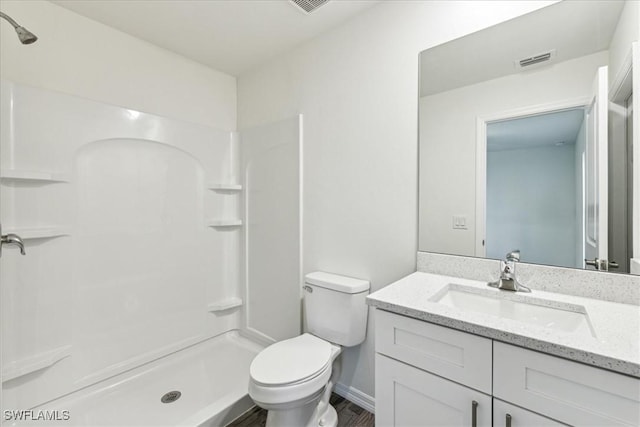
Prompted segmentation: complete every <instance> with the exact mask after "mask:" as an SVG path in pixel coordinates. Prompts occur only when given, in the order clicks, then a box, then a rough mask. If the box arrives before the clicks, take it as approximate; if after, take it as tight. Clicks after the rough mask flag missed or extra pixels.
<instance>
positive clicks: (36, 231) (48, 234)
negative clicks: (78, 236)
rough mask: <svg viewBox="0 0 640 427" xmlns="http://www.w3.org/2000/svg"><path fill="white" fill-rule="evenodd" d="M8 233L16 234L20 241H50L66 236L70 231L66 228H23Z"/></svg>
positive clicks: (13, 229)
mask: <svg viewBox="0 0 640 427" xmlns="http://www.w3.org/2000/svg"><path fill="white" fill-rule="evenodd" d="M7 232H9V233H13V234H17V235H18V236H20V237H21V238H22V240H28V239H52V238H55V237H62V236H68V235H69V234H70V230H69V228H67V227H24V228H12V229H10V230H7Z"/></svg>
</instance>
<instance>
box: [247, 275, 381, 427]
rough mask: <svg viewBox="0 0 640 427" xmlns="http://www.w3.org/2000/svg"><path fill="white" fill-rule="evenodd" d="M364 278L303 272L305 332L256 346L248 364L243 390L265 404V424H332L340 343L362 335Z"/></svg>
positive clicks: (306, 426) (366, 284)
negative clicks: (256, 349) (270, 343)
mask: <svg viewBox="0 0 640 427" xmlns="http://www.w3.org/2000/svg"><path fill="white" fill-rule="evenodd" d="M368 293H369V282H368V281H366V280H360V279H354V278H351V277H346V276H339V275H337V274H331V273H325V272H320V271H318V272H314V273H310V274H307V275H306V276H305V285H304V287H303V294H304V295H303V311H304V319H305V324H306V328H305V329H306V331H307V332H306V333H304V334H302V335H300V336H297V337H295V338H290V339H287V340H284V341H280V342H277V343H275V344H272V345H270V346H269V347H267V348H265V349H264V350H262V351H261V352H260V353H259V354H258V355H257V356H256V357H255V359H254V360H253V362H252V363H251V367H250V368H249V374H250V379H249V395H250V396H251V398H252V399H253V401H254V402H255V403H256V405H258V406H260V407H262V408H264V409H266V410H267V411H268V413H267V427H315V426H326V427H335V426H336V425H337V423H338V415H337V414H336V410H335V409H334V408H333V407H332V406H331V405H330V404H329V398H330V397H331V392H332V390H333V387H334V385H335V383H336V381H337V380H338V378H339V376H340V363H339V359H338V356H339V355H340V353H341V351H342V347H343V346H344V347H352V346H356V345H358V344H360V343H362V342H363V341H364V338H365V335H366V329H367V311H368V310H367V305H366V302H365V298H366V297H367V294H368Z"/></svg>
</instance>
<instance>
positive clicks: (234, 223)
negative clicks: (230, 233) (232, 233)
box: [207, 219, 242, 228]
mask: <svg viewBox="0 0 640 427" xmlns="http://www.w3.org/2000/svg"><path fill="white" fill-rule="evenodd" d="M241 225H242V220H241V219H210V220H208V221H207V227H214V228H217V227H240V226H241Z"/></svg>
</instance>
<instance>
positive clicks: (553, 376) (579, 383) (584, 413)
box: [493, 341, 640, 427]
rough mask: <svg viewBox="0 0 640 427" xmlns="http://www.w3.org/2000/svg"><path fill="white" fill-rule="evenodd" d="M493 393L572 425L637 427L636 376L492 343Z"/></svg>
mask: <svg viewBox="0 0 640 427" xmlns="http://www.w3.org/2000/svg"><path fill="white" fill-rule="evenodd" d="M493 395H494V396H495V397H497V398H499V399H503V400H506V401H509V402H513V403H514V404H516V405H519V406H522V407H523V408H527V409H530V410H532V411H535V412H538V413H540V414H544V415H545V416H549V417H552V418H553V419H556V420H560V421H561V422H563V423H567V424H571V425H576V426H585V427H586V426H593V427H602V426H606V427H614V426H629V427H631V426H633V427H637V426H640V380H639V379H638V378H633V377H630V376H627V375H622V374H617V373H615V372H609V371H605V370H604V369H600V368H595V367H593V366H588V365H583V364H582V363H577V362H573V361H570V360H565V359H561V358H559V357H555V356H549V355H548V354H543V353H539V352H536V351H532V350H527V349H524V348H520V347H516V346H513V345H509V344H504V343H500V342H497V341H494V343H493Z"/></svg>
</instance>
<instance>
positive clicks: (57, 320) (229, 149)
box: [0, 81, 302, 426]
mask: <svg viewBox="0 0 640 427" xmlns="http://www.w3.org/2000/svg"><path fill="white" fill-rule="evenodd" d="M1 84H2V87H1V90H0V93H1V97H0V120H1V127H0V129H1V130H0V142H1V144H0V148H1V150H0V166H1V174H0V184H1V185H0V219H1V221H2V227H3V228H2V233H3V235H14V236H16V238H17V239H19V240H20V241H21V242H22V243H23V245H24V251H25V254H24V255H22V254H21V253H20V248H19V247H18V246H19V245H10V244H5V245H3V247H2V255H1V257H0V283H1V289H0V291H1V297H2V300H1V304H2V306H1V309H2V314H1V316H2V317H1V321H2V327H1V338H2V352H1V357H2V359H1V361H2V410H3V411H2V412H3V416H4V419H3V421H4V423H6V425H28V424H30V423H31V422H34V423H36V424H37V422H38V421H42V420H43V419H45V420H48V421H49V422H54V423H55V422H59V423H60V425H95V426H98V425H100V426H106V425H128V426H130V425H194V426H195V425H224V424H225V423H227V422H229V421H231V420H232V419H233V418H234V417H236V416H237V415H239V414H240V413H242V412H243V411H244V410H246V409H247V408H248V407H249V406H250V405H251V401H250V400H249V399H248V397H247V384H248V368H249V364H250V362H251V360H252V358H253V357H254V356H255V355H256V354H257V352H259V351H260V349H261V348H263V347H264V345H266V344H268V343H270V342H273V341H274V340H277V339H282V338H287V337H290V336H293V335H296V334H298V333H299V331H300V278H301V255H300V253H301V252H300V251H301V238H302V236H301V231H300V230H301V227H300V223H301V178H302V168H301V162H300V158H301V146H302V145H301V142H302V138H301V135H302V121H301V120H302V119H301V117H294V118H290V119H287V120H282V121H279V122H276V123H270V124H267V125H264V126H260V127H256V128H253V129H246V130H242V131H241V132H236V131H232V130H222V129H213V128H210V127H207V126H203V125H199V124H193V123H188V122H183V121H178V120H174V119H169V118H165V117H160V116H156V115H152V114H147V113H144V112H140V111H134V110H129V109H126V108H123V107H119V106H113V105H107V104H103V103H99V102H95V101H91V100H87V99H82V98H77V97H74V96H70V95H66V94H62V93H57V92H53V91H49V90H44V89H39V88H33V87H27V86H23V85H20V84H16V83H13V82H9V81H2V82H1ZM38 417H39V418H38Z"/></svg>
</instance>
